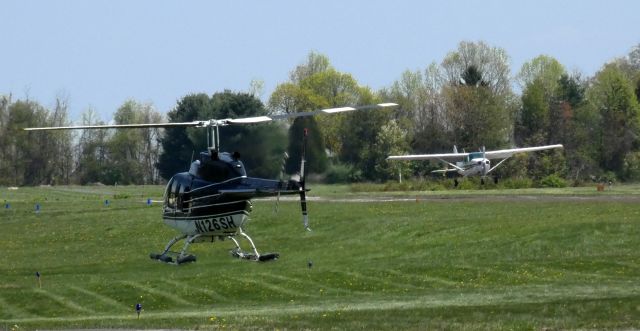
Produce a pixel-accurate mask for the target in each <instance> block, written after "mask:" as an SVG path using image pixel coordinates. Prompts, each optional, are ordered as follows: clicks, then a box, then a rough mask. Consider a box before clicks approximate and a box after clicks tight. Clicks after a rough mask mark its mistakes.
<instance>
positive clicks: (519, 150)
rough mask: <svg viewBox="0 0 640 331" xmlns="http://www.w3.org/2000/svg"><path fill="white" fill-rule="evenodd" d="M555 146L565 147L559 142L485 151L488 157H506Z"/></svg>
mask: <svg viewBox="0 0 640 331" xmlns="http://www.w3.org/2000/svg"><path fill="white" fill-rule="evenodd" d="M554 148H563V146H562V145H560V144H558V145H545V146H534V147H524V148H512V149H501V150H497V151H487V152H485V153H484V155H485V157H486V158H487V159H505V158H508V157H510V156H512V155H514V154H518V153H526V152H535V151H542V150H546V149H554Z"/></svg>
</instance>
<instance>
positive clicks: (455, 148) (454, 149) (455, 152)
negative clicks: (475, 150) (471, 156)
mask: <svg viewBox="0 0 640 331" xmlns="http://www.w3.org/2000/svg"><path fill="white" fill-rule="evenodd" d="M453 153H454V154H458V147H456V145H453Z"/></svg>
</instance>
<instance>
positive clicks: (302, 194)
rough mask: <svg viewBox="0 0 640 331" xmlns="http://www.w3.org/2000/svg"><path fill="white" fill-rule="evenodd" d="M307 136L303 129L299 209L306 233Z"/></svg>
mask: <svg viewBox="0 0 640 331" xmlns="http://www.w3.org/2000/svg"><path fill="white" fill-rule="evenodd" d="M307 134H308V130H307V129H306V128H305V129H304V136H303V137H302V154H301V160H300V208H301V209H302V223H303V224H304V228H305V229H307V231H311V228H309V215H308V213H307V190H306V187H305V163H306V159H305V153H306V150H307Z"/></svg>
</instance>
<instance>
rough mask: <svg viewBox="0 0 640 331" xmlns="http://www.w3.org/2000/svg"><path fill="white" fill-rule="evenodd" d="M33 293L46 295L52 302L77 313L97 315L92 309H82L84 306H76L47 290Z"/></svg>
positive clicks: (38, 289)
mask: <svg viewBox="0 0 640 331" xmlns="http://www.w3.org/2000/svg"><path fill="white" fill-rule="evenodd" d="M33 292H35V293H37V294H41V295H44V296H46V297H47V298H49V299H51V300H53V301H55V302H57V303H59V304H61V305H63V306H65V307H67V308H69V309H72V310H75V311H77V312H79V313H85V314H94V313H95V311H93V310H91V309H88V308H85V307H82V306H80V305H78V304H76V303H75V302H73V301H71V300H69V299H68V298H65V297H63V296H61V295H57V294H55V293H52V292H49V291H47V290H43V289H40V288H36V289H33Z"/></svg>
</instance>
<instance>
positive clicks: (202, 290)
mask: <svg viewBox="0 0 640 331" xmlns="http://www.w3.org/2000/svg"><path fill="white" fill-rule="evenodd" d="M160 281H161V282H163V283H166V284H169V285H171V286H175V287H179V288H181V289H183V290H188V291H194V292H200V293H204V294H205V295H207V296H210V297H211V298H215V299H218V300H223V301H228V300H229V299H228V298H227V297H226V296H224V295H222V294H220V293H218V292H216V291H214V290H210V289H207V288H201V287H196V286H190V285H187V284H186V283H185V282H180V281H176V280H172V279H161V280H160Z"/></svg>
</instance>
